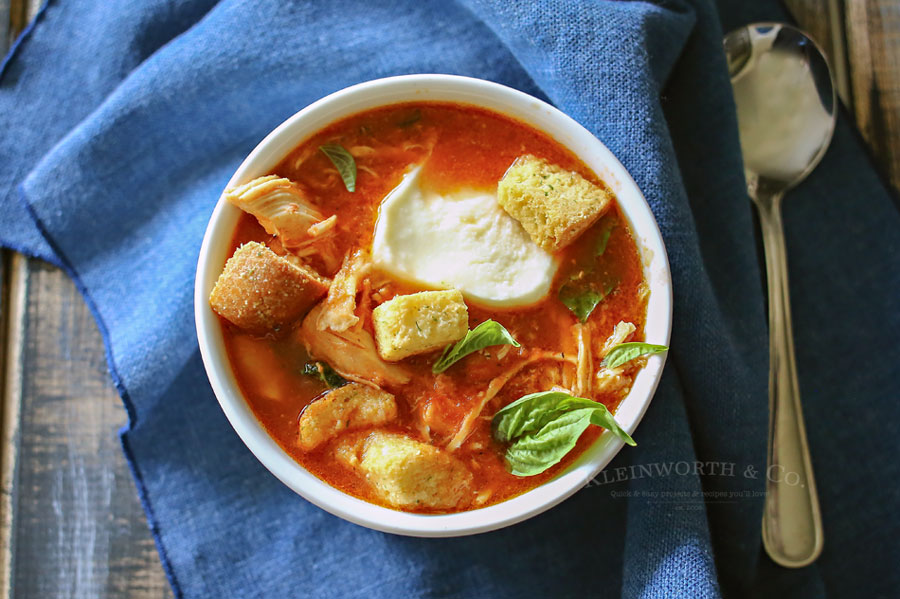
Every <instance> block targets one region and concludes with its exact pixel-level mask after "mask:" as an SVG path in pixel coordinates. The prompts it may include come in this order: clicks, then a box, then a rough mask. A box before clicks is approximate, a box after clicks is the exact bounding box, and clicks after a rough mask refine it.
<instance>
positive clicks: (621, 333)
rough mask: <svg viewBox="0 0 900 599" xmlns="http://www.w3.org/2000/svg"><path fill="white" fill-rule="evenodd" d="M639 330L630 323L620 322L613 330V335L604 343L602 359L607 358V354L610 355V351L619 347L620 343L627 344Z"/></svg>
mask: <svg viewBox="0 0 900 599" xmlns="http://www.w3.org/2000/svg"><path fill="white" fill-rule="evenodd" d="M636 330H637V327H635V326H634V325H633V324H631V323H630V322H625V321H624V320H623V321H620V322H619V324H617V325H616V327H615V328H614V329H613V332H612V335H610V336H609V338H608V339H607V340H606V341H605V342H604V343H603V347H602V348H601V349H600V358H605V357H606V354H608V353H609V350H611V349H612V348H614V347H615V346H617V345H619V344H620V343H625V342H626V341H628V338H629V337H631V335H632V333H634V332H635V331H636Z"/></svg>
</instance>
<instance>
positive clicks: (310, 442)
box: [297, 383, 397, 451]
mask: <svg viewBox="0 0 900 599" xmlns="http://www.w3.org/2000/svg"><path fill="white" fill-rule="evenodd" d="M396 419H397V402H396V401H395V400H394V396H393V395H391V394H390V393H388V392H387V391H382V390H380V389H375V388H373V387H369V386H368V385H361V384H359V383H348V384H346V385H344V386H343V387H338V388H337V389H333V390H331V391H329V392H327V393H325V394H324V395H323V396H321V397H320V398H318V399H316V400H315V401H313V402H312V403H310V404H309V405H308V406H306V408H305V409H304V410H303V412H302V413H301V414H300V432H299V434H298V437H297V445H299V446H300V448H301V449H302V450H304V451H312V450H313V449H316V448H317V447H319V446H320V445H322V444H323V443H325V442H327V441H330V440H331V439H333V438H334V437H336V436H337V435H339V434H340V433H342V432H344V431H350V430H354V429H359V428H365V427H369V426H378V425H380V424H385V423H387V422H392V421H394V420H396Z"/></svg>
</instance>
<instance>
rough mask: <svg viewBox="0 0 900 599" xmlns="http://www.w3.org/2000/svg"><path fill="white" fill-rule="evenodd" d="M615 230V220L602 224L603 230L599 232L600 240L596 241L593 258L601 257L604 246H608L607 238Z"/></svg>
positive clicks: (604, 249)
mask: <svg viewBox="0 0 900 599" xmlns="http://www.w3.org/2000/svg"><path fill="white" fill-rule="evenodd" d="M615 228H616V219H615V218H610V219H608V220H607V221H606V222H605V223H604V224H603V229H601V231H600V239H598V240H597V247H596V248H594V256H598V257H599V256H602V255H603V252H605V251H606V246H607V245H608V244H609V237H610V235H612V231H613V229H615Z"/></svg>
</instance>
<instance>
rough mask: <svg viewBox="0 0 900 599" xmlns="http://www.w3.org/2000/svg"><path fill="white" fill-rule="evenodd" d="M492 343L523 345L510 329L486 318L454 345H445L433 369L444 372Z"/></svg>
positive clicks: (436, 372) (436, 371) (433, 370)
mask: <svg viewBox="0 0 900 599" xmlns="http://www.w3.org/2000/svg"><path fill="white" fill-rule="evenodd" d="M492 345H512V346H513V347H521V346H520V345H519V342H518V341H516V340H515V339H513V336H512V335H510V334H509V331H507V330H506V328H505V327H504V326H503V325H502V324H500V323H499V322H494V321H493V320H485V321H484V322H482V323H481V324H480V325H478V326H477V327H475V328H474V329H472V330H471V331H469V332H467V333H466V336H465V337H463V338H462V339H460V340H459V341H457V342H456V343H455V344H454V345H448V346H447V347H445V348H444V353H442V354H441V357H440V358H439V359H438V361H437V362H435V363H434V366H432V367H431V371H432V372H433V373H435V374H438V373H440V372H444V371H445V370H447V369H448V368H450V366H452V365H453V364H455V363H456V362H458V361H459V360H461V359H462V358H464V357H466V356H468V355H469V354H471V353H472V352H476V351H478V350H480V349H484V348H485V347H490V346H492Z"/></svg>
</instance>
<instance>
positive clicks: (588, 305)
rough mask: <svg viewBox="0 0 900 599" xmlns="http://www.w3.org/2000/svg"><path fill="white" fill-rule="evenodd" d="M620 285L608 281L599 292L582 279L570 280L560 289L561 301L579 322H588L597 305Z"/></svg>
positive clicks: (614, 281)
mask: <svg viewBox="0 0 900 599" xmlns="http://www.w3.org/2000/svg"><path fill="white" fill-rule="evenodd" d="M618 284H619V282H618V281H617V280H615V279H608V280H607V281H605V283H604V285H603V289H599V290H598V289H595V288H594V287H590V286H588V285H586V284H585V283H584V282H583V281H582V280H581V279H569V280H568V281H567V282H565V283H563V284H562V286H561V287H560V288H559V301H561V302H562V303H563V304H564V305H565V306H566V308H568V309H569V310H571V311H572V313H573V314H574V315H575V317H576V318H578V320H579V321H581V322H587V319H588V317H589V316H590V315H591V313H592V312H593V311H594V308H596V307H597V304H599V303H600V302H602V301H603V298H605V297H606V296H607V295H609V294H610V293H612V291H613V289H615V288H616V285H618Z"/></svg>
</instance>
